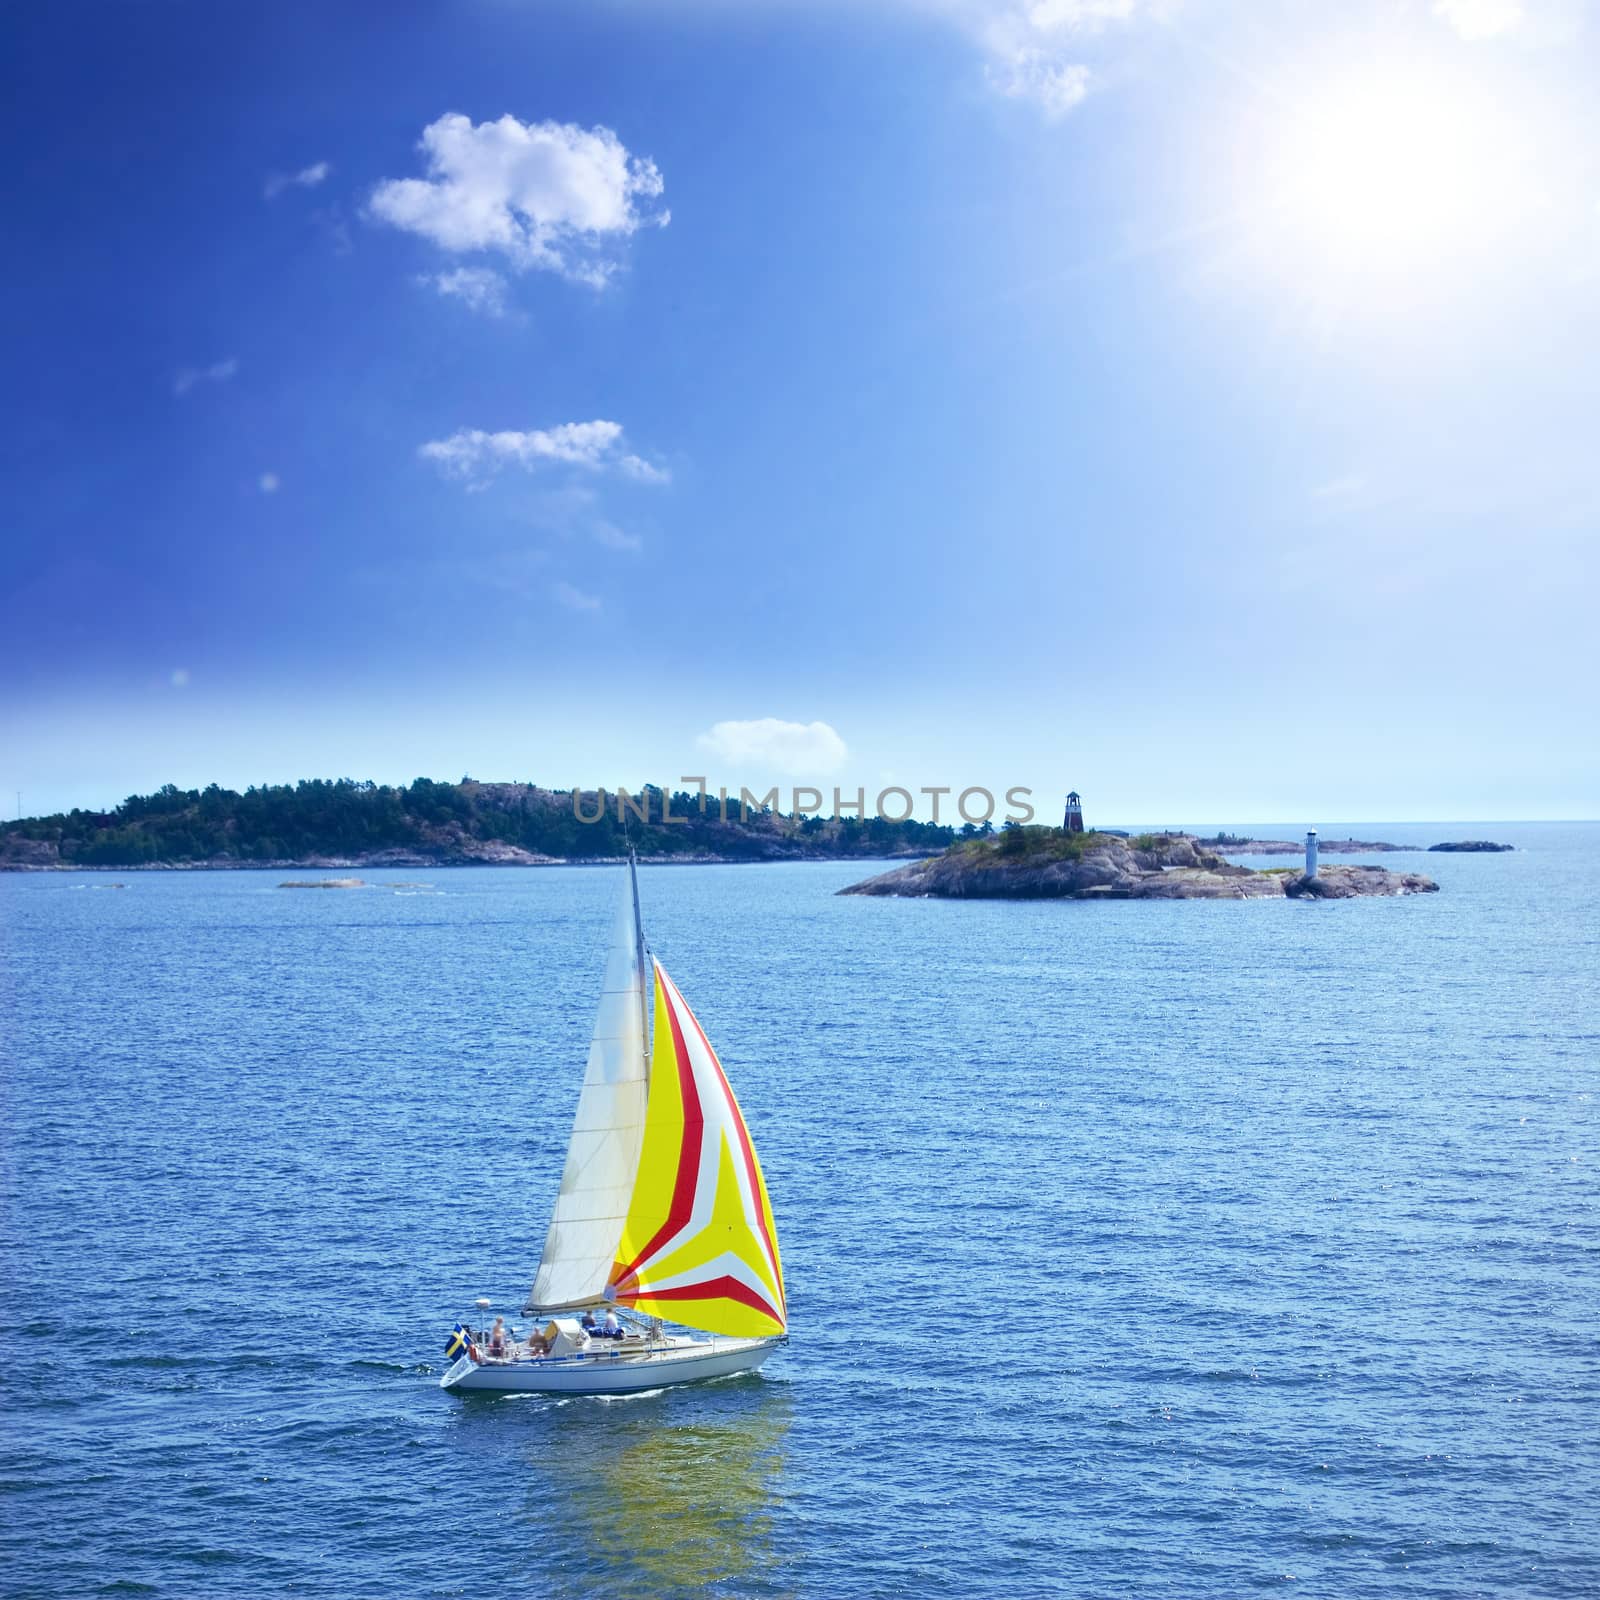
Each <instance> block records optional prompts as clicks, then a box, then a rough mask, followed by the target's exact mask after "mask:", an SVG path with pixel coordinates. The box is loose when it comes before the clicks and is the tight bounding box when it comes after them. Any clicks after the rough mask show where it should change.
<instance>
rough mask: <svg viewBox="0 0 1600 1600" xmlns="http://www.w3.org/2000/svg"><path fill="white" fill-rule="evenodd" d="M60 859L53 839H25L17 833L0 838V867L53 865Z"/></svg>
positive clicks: (59, 852)
mask: <svg viewBox="0 0 1600 1600" xmlns="http://www.w3.org/2000/svg"><path fill="white" fill-rule="evenodd" d="M60 861H61V850H60V847H59V846H58V845H57V844H56V842H55V840H54V839H25V838H23V837H22V835H21V834H18V833H8V834H6V835H5V836H4V837H3V838H0V867H54V866H58V865H59V864H60Z"/></svg>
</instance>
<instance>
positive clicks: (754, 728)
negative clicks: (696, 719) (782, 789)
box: [695, 717, 850, 778]
mask: <svg viewBox="0 0 1600 1600" xmlns="http://www.w3.org/2000/svg"><path fill="white" fill-rule="evenodd" d="M695 744H696V746H698V748H699V749H701V750H703V751H704V752H705V753H706V754H707V755H710V756H715V757H716V758H717V759H718V760H721V761H726V762H727V763H728V764H729V765H730V766H735V767H750V768H759V769H760V770H761V771H763V772H782V773H786V774H789V775H792V776H794V777H802V778H803V777H809V776H811V775H813V774H822V773H826V772H834V771H836V770H837V769H838V768H839V767H840V766H842V765H843V764H844V761H845V758H846V757H847V756H848V755H849V754H850V752H849V750H848V749H846V747H845V742H844V740H843V739H841V738H840V737H839V735H838V734H837V733H835V732H834V730H833V729H832V728H831V727H829V726H828V724H827V723H826V722H783V721H780V720H779V719H778V718H777V717H758V718H756V719H755V720H754V721H752V722H719V723H716V724H715V725H714V726H713V727H712V728H711V730H710V731H709V732H708V733H702V734H701V735H700V737H699V738H698V739H696V740H695Z"/></svg>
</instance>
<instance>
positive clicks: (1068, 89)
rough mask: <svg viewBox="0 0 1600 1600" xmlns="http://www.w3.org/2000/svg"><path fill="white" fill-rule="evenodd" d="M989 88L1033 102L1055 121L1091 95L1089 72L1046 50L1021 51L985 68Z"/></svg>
mask: <svg viewBox="0 0 1600 1600" xmlns="http://www.w3.org/2000/svg"><path fill="white" fill-rule="evenodd" d="M983 75H984V77H985V78H986V79H987V80H988V83H989V87H990V88H991V89H995V90H997V91H998V92H999V93H1001V94H1003V95H1005V96H1006V97H1007V98H1008V99H1012V100H1032V101H1034V102H1035V103H1036V104H1037V105H1038V107H1039V109H1040V110H1041V111H1043V112H1044V114H1045V115H1046V116H1047V117H1049V118H1050V120H1051V121H1052V122H1053V121H1054V120H1055V119H1056V118H1057V117H1064V116H1065V115H1066V114H1067V113H1068V112H1069V111H1070V110H1072V108H1073V107H1074V106H1076V105H1081V104H1082V103H1083V100H1084V98H1085V96H1086V95H1087V94H1088V93H1089V69H1088V68H1087V67H1086V66H1084V65H1083V63H1082V62H1080V61H1063V60H1060V59H1059V58H1057V57H1055V56H1053V55H1051V54H1049V53H1048V52H1046V51H1043V50H1037V49H1031V48H1022V49H1018V50H1015V51H1013V52H1012V53H1011V54H1010V55H1009V56H1006V57H1001V58H999V59H997V60H993V61H990V62H989V63H988V64H987V65H986V66H985V67H984V69H983Z"/></svg>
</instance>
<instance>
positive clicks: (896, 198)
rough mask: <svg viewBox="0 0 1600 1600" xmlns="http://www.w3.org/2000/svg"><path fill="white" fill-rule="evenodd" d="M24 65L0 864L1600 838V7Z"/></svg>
mask: <svg viewBox="0 0 1600 1600" xmlns="http://www.w3.org/2000/svg"><path fill="white" fill-rule="evenodd" d="M0 30H3V32H4V35H5V37H4V38H3V39H0V63H3V64H0V80H3V82H0V87H3V90H4V93H3V94H0V118H3V119H4V120H5V122H6V123H7V124H8V127H7V134H8V140H9V148H10V149H11V150H12V151H13V153H14V162H13V167H12V172H11V181H10V183H9V185H8V190H9V198H8V205H7V227H6V235H7V245H8V247H7V249H6V251H5V254H4V267H3V271H4V274H5V277H6V280H7V281H6V284H5V291H6V292H5V296H4V310H3V312H0V319H3V320H0V327H3V329H4V340H5V345H6V350H7V356H8V360H7V363H6V367H7V372H8V378H7V382H6V385H5V390H4V405H5V410H6V417H5V426H4V431H3V439H4V444H3V450H0V486H3V493H4V505H5V513H4V528H5V534H6V545H7V556H6V562H5V569H6V582H5V585H4V588H3V592H0V626H3V628H4V632H5V636H6V641H7V649H6V653H5V663H6V693H5V695H4V706H3V709H0V792H3V793H4V796H5V800H6V802H7V809H8V810H9V809H10V808H11V806H12V804H13V803H14V798H15V797H14V791H16V790H19V789H20V790H21V791H22V793H23V806H24V810H25V811H27V812H30V813H32V812H38V811H43V810H49V809H55V808H58V807H62V806H70V805H75V804H77V805H91V806H98V805H104V804H109V803H113V802H115V801H116V800H117V799H119V798H120V797H121V796H122V795H124V794H127V793H129V792H132V791H135V790H143V789H148V788H151V787H154V786H156V785H158V784H160V783H162V782H167V781H172V782H177V783H179V784H181V785H184V786H190V785H198V784H204V783H207V782H210V781H212V780H217V781H220V782H223V783H225V784H230V785H234V786H242V785H244V784H247V783H251V782H269V781H283V780H286V779H293V778H296V777H302V776H337V775H351V776H358V777H373V778H377V779H380V780H385V781H406V780H409V779H410V778H411V777H414V776H416V775H418V774H428V775H431V776H436V777H447V778H448V777H457V776H460V775H461V774H462V773H463V772H471V773H473V774H474V775H476V776H479V777H505V778H529V779H536V780H538V781H542V782H546V783H550V784H558V785H566V784H570V783H573V782H580V783H582V784H585V785H593V784H596V783H616V782H621V781H628V782H640V781H646V780H649V781H670V780H673V779H675V778H677V777H678V776H679V775H680V774H690V773H706V774H707V775H708V776H709V777H710V778H711V781H712V782H713V783H716V782H719V781H720V782H727V783H732V784H734V785H737V784H739V783H742V782H746V783H751V784H756V783H761V784H762V785H763V786H764V785H765V784H766V783H768V782H783V783H789V782H793V781H800V782H809V783H815V784H818V785H823V786H827V785H831V784H833V783H836V782H837V783H839V784H841V785H843V786H844V787H846V788H847V789H853V787H854V786H855V785H856V784H857V783H860V784H863V785H865V786H867V788H868V791H869V794H870V793H872V792H874V791H875V789H876V788H877V787H879V786H881V785H882V784H884V783H887V782H897V783H902V784H906V785H908V786H910V787H913V788H915V787H919V786H922V785H937V784H953V785H956V786H958V787H959V786H965V785H967V784H986V785H988V786H989V787H991V788H994V789H996V790H999V789H1004V788H1005V787H1008V786H1010V785H1013V784H1025V785H1028V786H1030V787H1032V788H1034V789H1035V790H1036V791H1038V792H1039V794H1040V795H1041V796H1043V797H1049V803H1048V805H1047V806H1046V809H1048V810H1053V809H1054V796H1055V795H1056V793H1057V792H1058V791H1060V790H1061V789H1063V788H1065V787H1066V786H1067V785H1068V784H1075V785H1076V786H1078V787H1079V788H1081V789H1082V790H1083V791H1084V792H1085V794H1086V796H1089V797H1091V798H1092V799H1093V800H1094V801H1095V802H1096V806H1097V808H1098V809H1100V811H1101V813H1102V815H1104V814H1105V813H1108V812H1109V813H1115V814H1117V815H1119V816H1122V817H1134V818H1150V817H1161V818H1171V819H1177V818H1184V819H1188V820H1194V821H1205V820H1216V819H1227V818H1237V817H1244V816H1253V817H1261V816H1274V815H1276V816H1283V817H1290V818H1294V817H1301V816H1305V817H1307V818H1317V817H1323V818H1348V819H1360V818H1363V817H1371V818H1405V817H1429V818H1432V817H1483V816H1521V817H1572V816H1589V817H1592V816H1595V815H1596V814H1597V812H1600V753H1597V752H1600V741H1597V740H1596V739H1595V737H1594V731H1595V721H1596V719H1595V715H1594V710H1593V702H1594V693H1595V691H1594V685H1595V683H1596V682H1597V681H1600V649H1597V645H1596V629H1595V610H1596V598H1597V593H1596V588H1597V586H1596V577H1597V573H1596V565H1597V562H1596V534H1597V528H1600V451H1597V450H1596V448H1595V436H1596V424H1595V418H1596V417H1597V416H1600V394H1597V390H1600V379H1597V374H1600V311H1597V306H1600V159H1597V154H1596V152H1597V150H1600V139H1597V137H1596V136H1597V133H1600V112H1597V110H1596V103H1597V97H1596V96H1595V95H1594V93H1593V88H1594V84H1595V83H1596V81H1600V17H1597V16H1596V14H1595V13H1594V11H1593V9H1592V8H1590V7H1587V6H1585V5H1582V4H1579V3H1559V0H1543V3H1541V0H1520V3H1519V0H1438V3H1436V4H1435V3H1428V0H1418V3H1415V4H1409V5H1406V4H1393V3H1390V4H1384V5H1370V6H1369V5H1365V4H1362V3H1359V0H1353V3H1350V4H1342V5H1340V6H1338V7H1322V8H1311V7H1306V6H1282V7H1279V6H1276V5H1274V4H1272V3H1271V0H1263V3H1258V4H1251V5H1248V6H1245V5H1231V6H1230V5H1225V4H1219V3H1207V0H1166V3H1163V4H1145V3H1142V0H878V3H868V0H857V3H853V4H849V5H845V4H842V3H841V4H837V5H800V4H794V5H788V4H782V3H776V0H774V3H766V4H761V5H747V6H738V5H734V4H731V3H725V4H724V3H709V0H708V3H702V4H691V3H683V4H670V3H668V4H657V5H648V6H647V5H644V4H637V5H624V4H609V5H608V4H586V5H571V6H568V5H562V4H537V5H536V4H531V3H529V4H516V3H512V0H495V3H480V4H459V5H443V4H441V5H434V6H423V5H417V6H407V7H398V8H395V7H382V8H376V7H374V8H368V9H366V10H362V9H361V8H358V7H326V6H309V5H295V4H275V5H273V6H272V7H270V8H267V7H251V6H234V7H228V8H222V9H221V10H219V9H218V8H214V7H202V6H199V5H189V4H182V3H169V4H163V5H159V6H155V5H148V6H125V5H115V6H113V5H105V6H92V5H80V6H72V7H65V6H55V7H43V6H36V7H32V8H29V7H11V8H8V9H7V11H6V13H5V15H4V19H3V21H0ZM817 724H821V725H823V726H821V727H820V728H819V727H817V726H815V725H817Z"/></svg>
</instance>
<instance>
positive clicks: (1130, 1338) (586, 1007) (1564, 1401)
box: [0, 823, 1600, 1600]
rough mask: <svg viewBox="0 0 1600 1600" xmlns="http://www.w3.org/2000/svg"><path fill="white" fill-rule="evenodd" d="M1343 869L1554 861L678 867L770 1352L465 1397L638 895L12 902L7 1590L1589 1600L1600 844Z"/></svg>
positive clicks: (590, 889)
mask: <svg viewBox="0 0 1600 1600" xmlns="http://www.w3.org/2000/svg"><path fill="white" fill-rule="evenodd" d="M1231 826H1232V831H1236V832H1250V833H1256V834H1265V835H1272V836H1276V837H1288V838H1294V837H1296V836H1297V834H1298V829H1296V828H1294V827H1292V826H1287V825H1284V824H1276V825H1274V824H1271V823H1256V824H1234V825H1231ZM1346 833H1349V834H1352V835H1354V836H1356V837H1366V838H1369V839H1370V838H1387V839H1395V840H1398V841H1400V842H1405V843H1415V844H1418V845H1423V844H1427V843H1432V842H1434V841H1436V840H1439V839H1449V838H1461V837H1464V836H1476V837H1488V838H1493V839H1499V840H1503V841H1506V842H1509V843H1512V844H1514V845H1516V847H1517V848H1516V850H1515V851H1514V852H1513V853H1509V854H1503V855H1439V854H1424V853H1421V852H1419V853H1417V854H1415V855H1413V854H1410V853H1405V854H1400V855H1385V856H1381V857H1370V858H1356V859H1371V860H1375V861H1378V862H1380V863H1381V864H1384V865H1388V866H1392V867H1399V868H1404V869H1408V870H1421V871H1426V872H1428V873H1430V874H1432V875H1433V876H1435V877H1436V878H1437V879H1438V882H1439V884H1440V892H1439V893H1438V894H1436V895H1423V896H1416V897H1408V898H1399V899H1361V900H1346V901H1336V902H1295V901H1287V900H1253V901H1238V902H1215V901H1168V902H1161V901H1152V902H1146V903H1110V904H1078V903H1005V902H966V903H963V902H947V901H934V900H898V899H866V898H853V897H845V898H840V897H838V896H837V894H836V891H837V890H839V889H841V888H843V887H844V886H845V885H846V884H849V883H851V882H854V881H856V880H857V879H859V878H861V877H862V876H864V875H865V874H866V873H867V872H868V871H869V870H872V869H871V868H870V866H869V865H867V864H862V863H803V864H783V865H748V866H659V867H658V866H646V867H643V868H641V870H640V873H639V878H640V892H641V897H642V900H643V907H644V921H645V927H646V931H647V934H648V936H649V938H650V941H651V944H652V945H653V947H654V949H655V952H656V953H657V955H658V956H659V957H660V959H661V960H662V962H663V964H664V965H665V966H666V967H667V969H668V970H669V971H670V972H671V973H672V975H673V977H674V978H675V979H676V980H677V982H678V984H679V986H680V987H681V988H682V990H683V992H684V994H685V996H686V997H687V998H688V1000H689V1002H690V1004H691V1005H692V1006H693V1007H694V1008H695V1010H696V1012H697V1014H698V1015H699V1017H700V1019H701V1021H702V1023H703V1024H704V1026H705V1028H706V1030H707V1032H708V1033H709V1036H710V1038H711V1039H712V1041H713V1042H714V1043H715V1044H716V1045H717V1047H718V1049H719V1052H720V1054H721V1057H722V1061H723V1064H724V1066H725V1067H726V1069H727V1072H728V1075H729V1077H730V1079H731V1081H732V1083H733V1085H734V1087H735V1090H736V1092H737V1093H738V1095H739V1097H740V1100H741V1102H742V1104H743V1107H744V1111H745V1115H746V1118H747V1120H748V1122H749V1125H750V1128H751V1130H752V1133H753V1135H754V1138H755V1141H756V1144H757V1147H758V1149H759V1151H760V1154H761V1158H762V1161H763V1165H764V1167H765V1171H766V1176H767V1179H768V1182H769V1185H770V1188H771V1193H772V1197H773V1205H774V1210H775V1214H776V1217H777V1222H778V1229H779V1236H780V1243H781V1246H782V1250H783V1256H784V1263H785V1269H786V1277H787V1282H788V1288H789V1300H790V1308H791V1315H792V1323H791V1334H792V1339H791V1342H790V1344H789V1345H788V1347H787V1348H786V1349H782V1350H780V1351H779V1352H777V1354H776V1355H775V1356H774V1357H773V1359H772V1360H771V1361H770V1362H769V1363H768V1364H767V1366H766V1367H765V1368H764V1369H762V1370H761V1371H760V1372H759V1373H758V1374H754V1375H747V1376H743V1377H739V1378H734V1379H729V1380H725V1381H722V1382H718V1383H713V1384H709V1385H703V1386H698V1387H696V1386H690V1387H686V1388H681V1389H669V1390H663V1391H659V1392H656V1393H653V1394H645V1395H642V1396H638V1397H634V1398H628V1399H609V1400H603V1399H585V1398H570V1399H552V1398H544V1397H537V1396H523V1397H515V1398H498V1399H497V1398H493V1397H482V1396H479V1397H470V1398H466V1399H462V1398H458V1397H455V1396H452V1395H450V1394H448V1393H445V1392H443V1391H441V1389H440V1388H439V1377H440V1374H441V1373H442V1372H443V1370H444V1368H445V1366H446V1364H447V1363H446V1361H445V1359H444V1346H445V1341H446V1338H447V1336H448V1334H449V1332H450V1329H451V1327H452V1325H453V1324H454V1322H455V1321H456V1320H457V1319H458V1318H463V1317H475V1316H476V1313H475V1311H474V1302H475V1301H476V1300H477V1299H478V1297H480V1296H483V1297H487V1298H488V1299H490V1300H491V1301H492V1302H493V1306H494V1308H495V1309H496V1310H498V1311H502V1312H504V1313H505V1314H506V1315H507V1316H508V1317H509V1318H510V1320H512V1321H513V1322H514V1323H520V1318H519V1316H518V1315H517V1314H518V1312H519V1311H520V1307H521V1305H522V1301H523V1297H524V1296H525V1294H526V1293H527V1290H528V1286H529V1284H530V1283H531V1281H532V1277H533V1272H534V1267H535V1264H536V1262H537V1258H538V1255H539V1251H540V1246H541V1244H542V1241H543V1236H544V1231H545V1226H546V1222H547V1219H548V1214H549V1209H550V1205H551V1201H552V1198H553V1196H554V1193H555V1188H556V1183H557V1180H558V1177H559V1173H560V1169H561V1164H562V1158H563V1152H564V1149H565V1145H566V1139H567V1131H568V1125H569V1122H570V1119H571V1116H572V1111H573V1107H574V1102H575V1098H576V1094H577V1087H578V1081H579V1077H580V1075H581V1071H582V1067H583V1061H584V1057H585V1053H586V1047H587V1038H588V1032H589V1027H590V1023H591V1019H592V1013H593V1008H594V1005H595V1000H596V995H597V992H598V987H599V981H600V970H601V957H602V946H603V943H604V940H605V935H606V930H607V927H608V924H609V917H610V911H611V907H612V904H613V895H614V893H615V890H616V882H617V878H618V873H617V871H616V870H615V869H606V868H576V867H574V868H554V867H552V868H541V869H490V868H459V869H448V868H436V869H432V870H430V871H418V870H416V869H406V870H405V871H379V870H373V869H366V870H361V871H360V876H361V877H363V878H364V879H366V881H367V884H368V887H366V888H361V889H350V890H322V891H314V890H303V889H288V888H283V887H280V884H281V882H282V881H283V880H284V879H286V878H305V877H308V876H317V874H309V873H306V872H303V871H301V872H284V871H281V870H280V871H276V872H261V871H238V872H200V871H194V872H128V873H121V874H119V873H114V872H85V873H71V872H52V873H39V874H8V875H0V1062H3V1087H0V1119H3V1121H0V1127H3V1144H0V1154H3V1172H0V1195H3V1239H0V1342H3V1358H4V1364H3V1370H4V1389H5V1394H4V1404H3V1409H0V1456H3V1459H0V1594H4V1595H5V1596H6V1597H8V1600H26V1597H34V1596H38V1597H44V1596H49V1597H57V1596H62V1595H69V1596H138V1595H160V1596H180V1595H181V1596H186V1597H202V1600H204V1597H208V1596H212V1595H243V1596H252V1597H253V1596H290V1595H293V1596H303V1595H311V1594H315V1595H319V1596H333V1597H343V1596H353V1597H354V1596H374V1597H377V1596H383V1597H393V1596H406V1597H412V1596H416V1597H431V1596H440V1597H454V1596H462V1597H471V1600H488V1597H494V1596H517V1597H523V1596H545V1595H558V1594H559V1595H575V1596H594V1597H600V1600H631V1597H635V1596H637V1597H641V1600H645V1597H648V1600H661V1597H667V1600H670V1597H677V1596H695V1597H698V1600H708V1597H737V1600H745V1597H751V1600H757V1597H772V1600H777V1597H801V1596H804V1597H817V1600H869V1597H878V1596H905V1595H908V1596H924V1595H926V1596H946V1595H948V1596H961V1597H980V1600H986V1597H989V1596H995V1597H1006V1600H1037V1597H1040V1596H1085V1597H1090V1596H1092V1597H1106V1596H1145V1595H1157V1596H1191V1595H1192V1596H1229V1597H1232V1596H1241V1595H1255V1594H1265V1593H1280V1592H1283V1593H1290V1594H1296V1595H1301V1596H1329V1597H1339V1600H1360V1597H1367V1596H1371V1597H1393V1600H1401V1597H1407V1600H1411V1597H1418V1600H1420V1597H1423V1596H1428V1597H1441V1600H1442V1597H1457V1596H1508V1597H1510V1596H1516V1597H1534V1596H1551V1597H1555V1596H1564V1597H1574V1600H1576V1597H1593V1596H1595V1595H1597V1594H1600V1349H1597V1333H1600V1187H1597V1171H1596V1154H1597V1152H1596V1134H1597V1131H1600V1118H1597V1108H1596V1099H1595V1096H1596V1093H1597V1090H1600V999H1597V994H1600V916H1597V911H1596V908H1597V906H1600V825H1595V824H1588V825H1566V824H1537V825H1535V824H1517V823H1475V824H1470V825H1463V824H1459V823H1456V824H1414V823H1412V824H1404V825H1402V824H1389V825H1383V824H1375V823H1361V824H1358V825H1351V826H1350V827H1348V828H1343V827H1340V826H1339V825H1337V824H1333V825H1325V826H1324V828H1323V837H1324V839H1327V838H1329V837H1339V836H1343V835H1344V834H1346ZM1336 859H1341V860H1342V859H1346V858H1342V857H1341V858H1336ZM1252 864H1255V865H1271V864H1272V863H1271V862H1270V861H1267V862H1263V861H1261V860H1260V858H1254V859H1253V863H1252Z"/></svg>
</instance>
